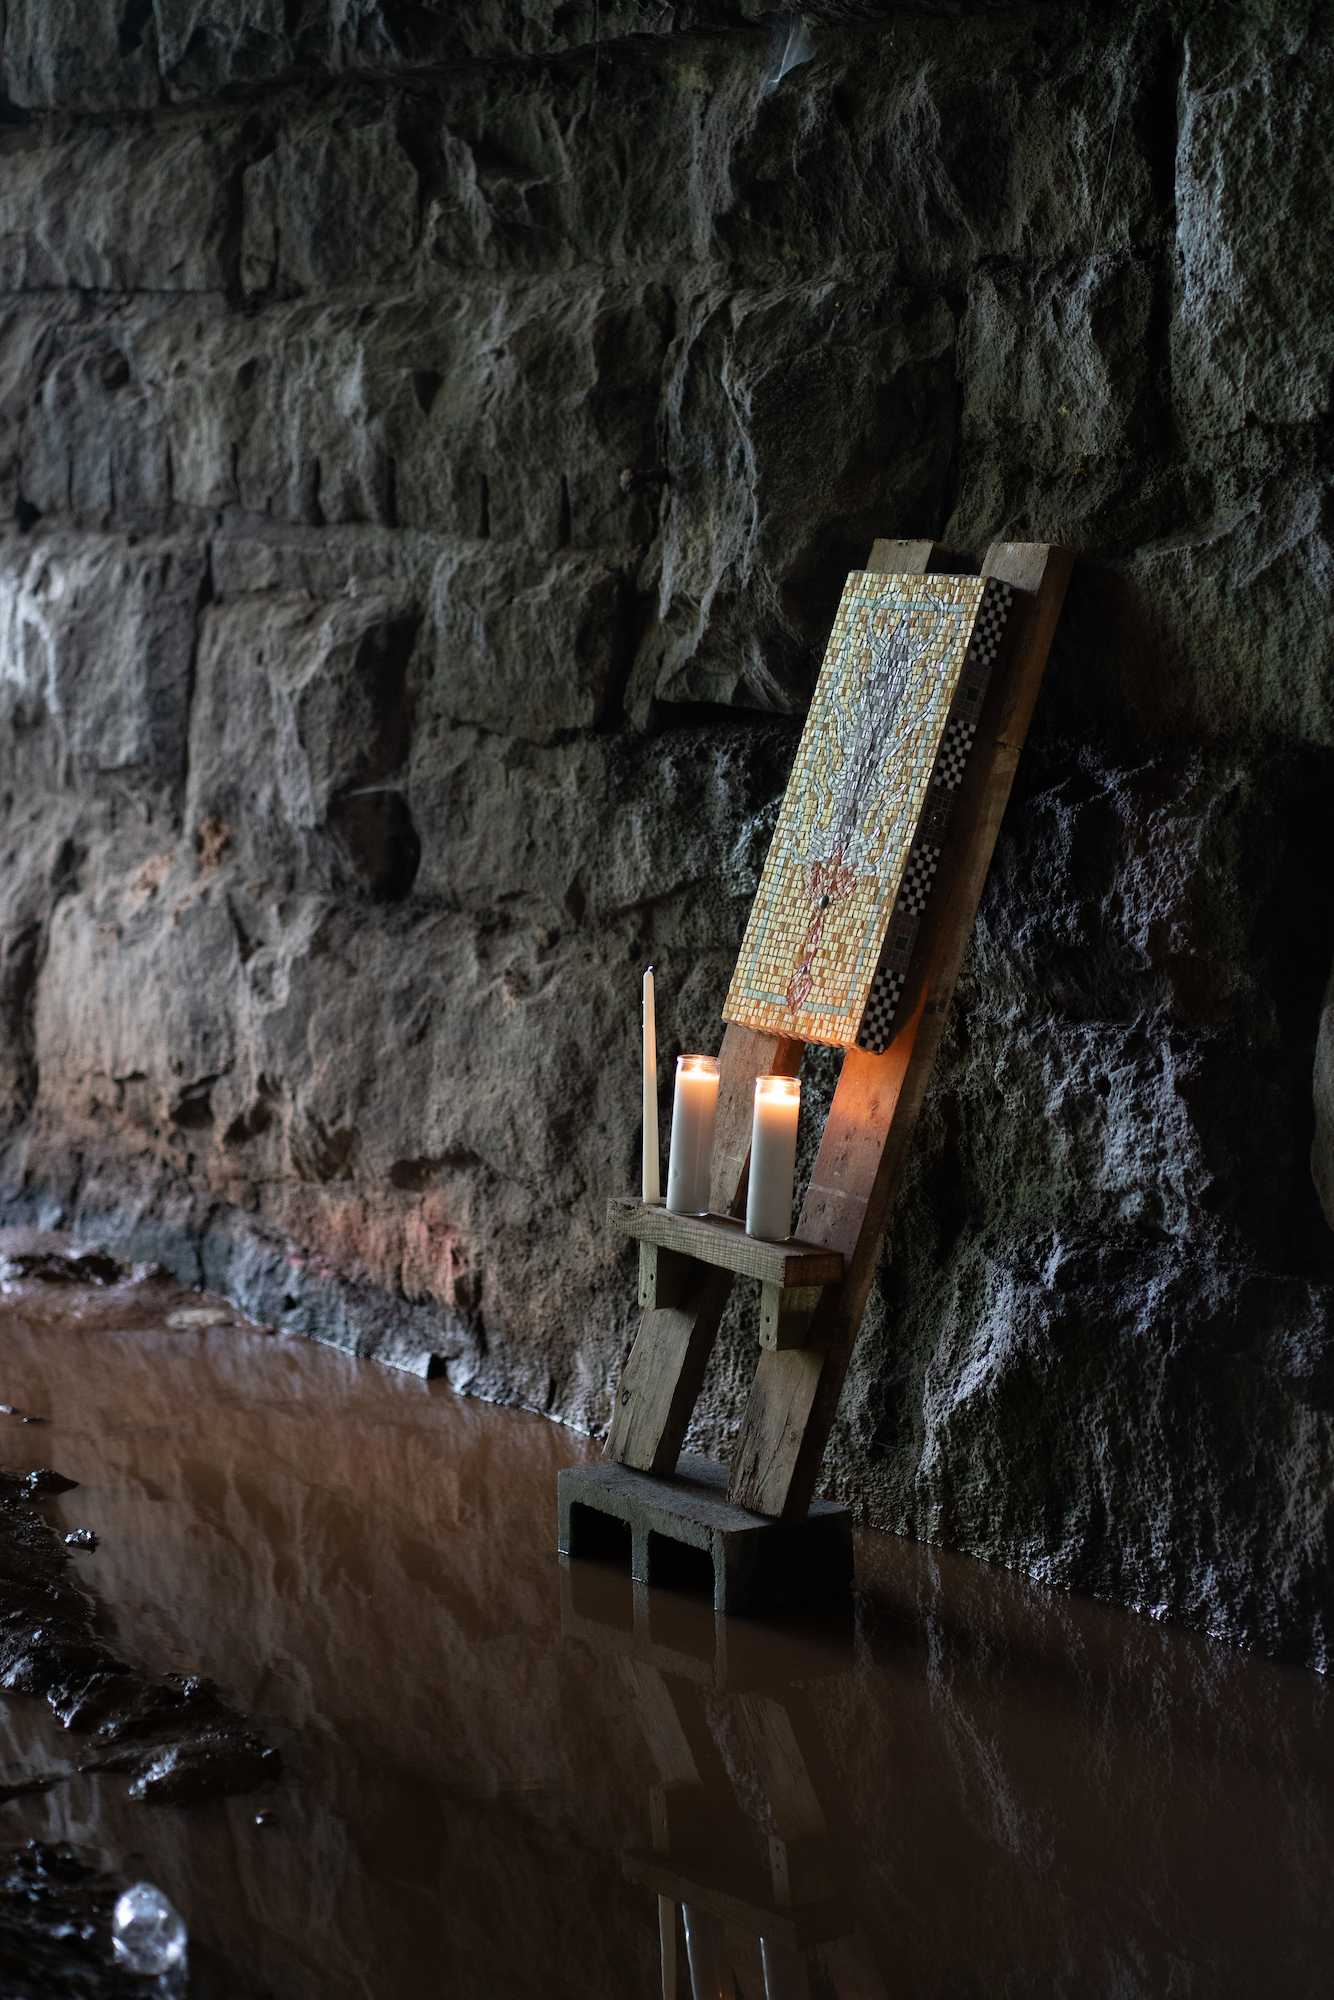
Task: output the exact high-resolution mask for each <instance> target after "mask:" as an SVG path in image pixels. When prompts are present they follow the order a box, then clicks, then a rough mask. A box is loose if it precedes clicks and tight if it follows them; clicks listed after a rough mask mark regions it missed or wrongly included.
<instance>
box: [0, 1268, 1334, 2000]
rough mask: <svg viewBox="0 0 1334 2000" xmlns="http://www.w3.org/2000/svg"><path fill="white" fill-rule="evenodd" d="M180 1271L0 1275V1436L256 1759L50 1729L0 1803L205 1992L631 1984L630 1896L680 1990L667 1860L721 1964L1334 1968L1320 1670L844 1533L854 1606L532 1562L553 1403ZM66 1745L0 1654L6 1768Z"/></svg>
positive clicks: (2, 1836)
mask: <svg viewBox="0 0 1334 2000" xmlns="http://www.w3.org/2000/svg"><path fill="white" fill-rule="evenodd" d="M199 1303H200V1302H199V1301H198V1299H197V1298H190V1297H188V1296H185V1297H183V1295H180V1294H177V1293H174V1292H172V1291H169V1290H167V1289H166V1288H163V1287H153V1286H140V1287H137V1288H136V1287H131V1286H124V1287H115V1286H113V1287H107V1288H104V1289H96V1288H91V1287H88V1288H84V1287H56V1286H50V1285H48V1286H42V1285H41V1284H39V1283H26V1284H23V1285H21V1286H19V1287H17V1288H16V1289H12V1290H11V1291H10V1293H9V1295H8V1296H7V1297H5V1298H3V1299H0V1401H2V1402H4V1403H7V1404H12V1405H15V1406H17V1408H18V1409H20V1410H22V1411H25V1412H28V1413H30V1414H34V1415H37V1416H41V1417H44V1418H45V1419H47V1421H46V1422H44V1423H39V1424H24V1423H22V1422H21V1421H20V1419H19V1418H18V1417H7V1416H0V1465H4V1466H6V1467H9V1468H12V1469H17V1470H27V1469H29V1468H33V1467H37V1466H39V1465H51V1466H54V1467H56V1468H57V1469H58V1470H59V1471H61V1472H63V1473H65V1474H67V1475H68V1476H69V1477H71V1478H73V1479H76V1480H77V1481H78V1482H79V1484H78V1487H77V1488H76V1489H75V1490H74V1491H72V1492H69V1493H66V1494H64V1495H62V1496H60V1497H59V1498H58V1499H54V1500H51V1501H49V1502H48V1503H46V1511H47V1513H48V1515H49V1517H50V1518H52V1519H54V1520H58V1521H59V1522H60V1523H61V1525H62V1526H63V1527H64V1528H67V1529H74V1528H89V1529H91V1530H93V1531H94V1533H95V1534H96V1536H97V1537H98V1546H97V1548H96V1550H95V1552H92V1553H87V1554H80V1555H79V1557H78V1558H77V1560H78V1563H79V1565H80V1575H81V1576H82V1577H83V1578H84V1579H85V1580H86V1582H87V1584H88V1586H89V1587H90V1588H91V1589H93V1590H94V1591H95V1592H96V1593H97V1595H98V1598H99V1600H100V1603H101V1605H102V1607H103V1612H102V1615H103V1624H104V1628H105V1630H106V1633H107V1634H108V1636H109V1637H110V1638H111V1639H112V1641H113V1643H114V1644H115V1645H116V1647H117V1648H118V1649H119V1650H120V1651H121V1652H122V1654H124V1655H125V1656H126V1657H128V1658H130V1659H131V1660H132V1661H133V1662H134V1663H135V1664H136V1665H138V1666H142V1667H143V1668H144V1669H145V1670H148V1671H150V1672H153V1673H161V1672H164V1671H167V1670H175V1671H178V1672H189V1673H193V1672H203V1673H207V1674H209V1675H211V1676H213V1678H214V1679H215V1680H216V1681H217V1682H218V1683H219V1684H220V1686H221V1689H222V1691H223V1693H224V1695H225V1696H226V1698H227V1699H228V1700H229V1701H231V1702H232V1703H234V1704H235V1705H236V1706H237V1707H238V1708H240V1709H241V1710H242V1711H244V1712H245V1713H246V1714H248V1715H249V1716H250V1717H252V1718H253V1719H254V1720H255V1722H256V1723H257V1724H258V1725H259V1726H260V1727H262V1728H263V1729H264V1731H265V1733H266V1734H267V1735H268V1737H269V1738H270V1739H271V1740H272V1741H275V1742H277V1743H279V1744H280V1745H281V1748H282V1752H283V1757H284V1765H285V1769H284V1775H283V1778H282V1780H281V1782H280V1783H279V1784H278V1785H276V1786H271V1787H269V1788H267V1789H266V1790H265V1791H263V1792H257V1793H253V1794H251V1795H249V1796H247V1797H242V1798H232V1799H228V1800H224V1801H218V1802H215V1803H209V1804H205V1805H201V1806H195V1807H191V1808H189V1809H174V1808H148V1807H144V1806H141V1805H136V1804H134V1803H133V1802H132V1801H131V1800H130V1799H129V1798H128V1796H127V1785H126V1781H125V1779H124V1778H123V1777H117V1776H114V1775H107V1774H104V1775H101V1776H79V1775H78V1774H77V1773H75V1774H73V1775H71V1776H69V1777H67V1778H64V1779H62V1781H61V1782H59V1783H58V1784H56V1785H55V1786H54V1787H53V1788H52V1789H51V1790H50V1791H48V1792H46V1793H43V1794H40V1795H33V1796H27V1797H21V1798H16V1799H14V1800H12V1801H11V1802H10V1803H8V1804H5V1805H3V1806H0V1840H3V1842H4V1844H5V1845H11V1844H13V1843H14V1842H16V1841H18V1840H20V1839H23V1838H26V1837H27V1836H29V1835H36V1836H38V1837H40V1838H43V1839H48V1840H54V1839H68V1840H72V1841H74V1842H76V1843H78V1844H79V1845H80V1846H81V1847H83V1848H85V1849H87V1850H89V1851H90V1852H91V1853H92V1854H93V1855H94V1856H95V1857H100V1858H102V1859H103V1860H105V1861H106V1862H107V1863H109V1864H111V1865H112V1866H114V1867H116V1868H118V1869H120V1870H122V1871H124V1872H126V1873H128V1874H130V1875H140V1874H143V1875H148V1876H149V1877H151V1879H153V1880H155V1881H157V1882H158V1883H160V1884H161V1885H162V1886H163V1887H164V1888H165V1889H166V1890H167V1892H168V1893H169V1894H170V1895H171V1897H172V1898H173V1900H174V1901H175V1902H176V1903H177V1905H178V1906H179V1907H180V1909H181V1910H182V1911H183V1912H184V1914H185V1916H186V1918H187V1921H188V1922H189V1925H190V1929H191V1933H192V1938H193V1940H194V1960H193V1966H194V1974H195V1980H194V1990H195V1991H196V1992H198V1993H201V1994H204V1995H206V1996H209V2000H212V1996H213V1995H218V1996H222V1995H231V1996H240V1995H259V1994H265V1993H267V1994H270V1995H272V1996H274V2000H306V1996H309V2000H317V1996H318V2000H332V1997H333V1996H343V1995H347V1996H354V1995H356V1996H372V2000H380V1996H385V2000H389V1996H393V2000H415V1996H418V1995H421V1996H427V1995H430V1996H437V1995H448V1996H451V2000H452V1996H460V2000H464V1996H477V2000H501V1996H505V2000H509V1996H526V1995H530V1994H531V1995H534V1996H537V1995H541V1996H543V2000H550V1997H551V1996H566V1995H568V1996H570V2000H575V1996H578V2000H594V1997H595V1996H597V1997H598V2000H600V1996H604V1995H605V1996H607V2000H612V1996H615V2000H624V1996H637V1995H643V1996H649V1995H651V1994H654V1993H656V1992H658V1991H660V1985H659V1981H660V1978H661V1959H660V1950H661V1942H660V1933H659V1917H660V1911H661V1913H662V1915H663V1916H664V1917H665V1919H666V1932H667V1951H668V1956H669V1961H670V1958H671V1956H672V1954H673V1953H674V1954H675V1957H676V1960H677V1964H676V1974H675V1977H676V1986H675V1991H676V1993H677V1994H678V1995H679V1996H680V2000H685V1996H687V1995H688V1994H689V1992H690V1969H689V1961H688V1957H687V1946H686V1936H685V1930H684V1926H683V1920H682V1916H681V1907H680V1906H681V1905H682V1904H683V1903H685V1904H688V1906H689V1908H690V1911H691V1917H692V1939H691V1942H692V1944H693V1947H694V1954H695V1969H696V1975H697V1978H698V1980H699V1983H700V1991H701V1992H707V1993H708V1995H709V2000H714V1996H716V1995H719V1994H734V1995H740V1996H741V1997H742V2000H765V1979H766V1976H767V1978H768V1982H769V1986H768V1991H769V1996H770V2000H788V1996H797V2000H800V1996H803V1995H806V1994H809V1995H811V1996H813V2000H822V1996H829V1995H834V1994H837V1995H839V1996H840V2000H881V1996H886V1995H894V1996H899V1995H929V1996H934V1995H941V1996H944V1995H950V1996H960V1995H972V1994H979V1995H981V1994H987V1995H993V1994H1007V1995H1027V1994H1063V1995H1070V1996H1082V1995H1086V1994H1098V1995H1102V1994H1105V1995H1108V1996H1113V1995H1115V1996H1117V2000H1129V1997H1130V1996H1135V1995H1150V1994H1154V1995H1156V1994H1164V1995H1166V1994H1172V1995H1177V1994H1181V1995H1185V1994H1189V1995H1191V1996H1193V1997H1194V2000H1198V1996H1202V1995H1214V1994H1220V1995H1222V1994H1227V1995H1232V1994H1235V1995H1246V1996H1253V1995H1257V1994H1261V1993H1282V1994H1285V1995H1304V1994H1312V1995H1315V1994H1329V1993H1330V1992H1331V1991H1332V1990H1334V1923H1332V1921H1331V1907H1332V1905H1334V1743H1332V1741H1331V1734H1330V1725H1331V1721H1334V1716H1331V1713H1330V1706H1329V1702H1328V1699H1327V1695H1326V1690H1325V1687H1324V1685H1323V1684H1322V1683H1321V1682H1320V1681H1318V1680H1316V1679H1314V1678H1312V1677H1310V1676H1307V1675H1304V1674H1302V1673H1299V1672H1296V1671H1293V1670H1288V1669H1285V1668H1282V1667H1278V1666H1275V1665H1272V1664H1270V1663H1267V1662H1264V1661H1260V1660H1255V1659H1250V1658H1246V1657H1243V1656H1239V1655H1237V1654H1235V1653H1231V1652H1227V1651H1224V1650H1222V1649H1219V1648H1215V1647H1211V1646H1210V1645H1208V1644H1207V1643H1205V1642H1203V1641H1201V1640H1199V1639H1197V1638H1195V1637H1193V1636H1187V1635H1183V1634H1181V1633H1177V1632H1173V1631H1170V1630H1167V1629H1164V1628H1163V1627H1161V1626H1156V1625H1154V1624H1153V1623H1151V1622H1150V1621H1147V1620H1144V1619H1138V1618H1135V1617H1132V1616H1130V1615H1128V1614H1122V1613H1120V1612H1117V1611H1115V1610H1111V1609H1108V1608H1106V1607H1103V1606H1099V1605H1095V1604H1090V1603H1083V1602H1078V1601H1074V1600H1071V1599H1068V1598H1063V1597H1058V1596H1048V1595H1044V1594H1043V1593H1041V1592H1039V1591H1036V1590H1033V1589H1031V1588H1028V1587H1026V1586H1025V1585H1024V1584H1023V1583H1021V1582H1020V1581H1018V1580H1016V1579H1015V1578H1013V1577H1010V1576H1008V1575H1005V1574H1003V1573H996V1572H991V1571H987V1570H984V1569H981V1568H980V1567H978V1566H977V1565H975V1564H970V1563H967V1562H964V1561H960V1560H949V1559H945V1558H942V1557H940V1556H936V1555H933V1554H932V1553H931V1552H929V1551H927V1550H925V1549H922V1548H920V1547H916V1546H913V1545H910V1544H903V1543H898V1542H894V1541H892V1540H889V1539H887V1538H884V1537H876V1536H870V1535H865V1536H862V1537H860V1538H859V1542H858V1551H857V1563H858V1590H857V1595H856V1599H855V1603H854V1605H853V1607H852V1610H851V1613H850V1615H849V1616H848V1617H847V1618H846V1619H840V1618H839V1617H837V1616H834V1617H825V1618H823V1619H820V1620H815V1621H811V1622H810V1623H808V1624H804V1625H803V1624H801V1623H797V1624H794V1625H790V1626H787V1627H781V1628H780V1627H764V1626H760V1627H756V1626H753V1625H748V1626H744V1627H743V1626H741V1625H739V1624H738V1623H737V1621H733V1622H732V1623H731V1624H730V1625H728V1626H724V1627H716V1626H715V1621H714V1619H713V1616H712V1613H711V1612H710V1611H708V1610H707V1609H706V1608H705V1607H704V1606H702V1605H701V1604H699V1603H697V1602H695V1601H693V1600H690V1599H688V1598H679V1599H674V1598H670V1597H667V1596H665V1595H663V1594H661V1593H654V1594H653V1596H652V1599H651V1600H650V1597H649V1595H648V1594H647V1593H644V1592H640V1593H639V1594H638V1598H636V1594H635V1592H634V1591H633V1590H632V1588H631V1586H630V1584H629V1582H628V1579H626V1578H624V1577H622V1576H621V1575H620V1574H619V1572H617V1571H615V1570H614V1569H610V1568H605V1569H604V1568H602V1567H600V1566H596V1565H591V1564H574V1565H570V1566H569V1567H567V1568H565V1569H562V1567H561V1565H560V1563H559V1562H558V1560H557V1557H556V1555H555V1553H554V1544H555V1483H556V1471H557V1468H558V1467H559V1466H561V1465H562V1464H568V1463H572V1462H575V1461H577V1460H580V1459H582V1458H585V1457H588V1456H590V1455H591V1454H592V1452H593V1450H594V1448H593V1447H591V1446H589V1445H587V1444H586V1443H585V1442H584V1441H582V1440H580V1439H578V1438H575V1437H572V1436H571V1435H570V1434H569V1433H567V1432H564V1431H562V1430H560V1429H558V1428H557V1427H555V1426H553V1425H551V1424H549V1423H547V1422H545V1421H544V1420H542V1419H540V1418H535V1417H527V1416H523V1415H519V1414H515V1413H512V1412H507V1411H501V1410H496V1409H493V1408H490V1407H488V1406H486V1405H483V1404H479V1403H472V1402H469V1401H466V1400H461V1399H459V1398H457V1397H456V1396H454V1395H453V1394H452V1393H451V1392H450V1391H449V1390H448V1389H447V1388H446V1387H444V1386H443V1385H440V1384H435V1383H426V1382H422V1381H419V1380H417V1379H415V1378H413V1377H411V1376H407V1375H401V1374H397V1373H395V1372H393V1371H391V1370H388V1369H384V1368H380V1367H377V1366H375V1365H374V1364H369V1363H358V1362H356V1361H353V1360H350V1359H347V1358H345V1357H344V1356H342V1355H340V1354H338V1353H335V1352H333V1351H332V1350H329V1349H326V1348H321V1347H317V1346H314V1345H311V1344H307V1343H305V1342H303V1341H300V1340H289V1339H281V1338H276V1337H272V1336H265V1335H262V1334H258V1333H253V1332H248V1331H246V1330H244V1329H242V1328H238V1327H216V1328H206V1327H202V1326H199V1325H194V1326H185V1327H176V1328H171V1327H169V1326H168V1325H167V1323H166V1322H167V1316H168V1314H169V1312H171V1311H172V1310H177V1311H179V1309H180V1308H181V1306H182V1304H185V1305H192V1306H195V1307H198V1305H199ZM224 1316H225V1315H224ZM80 1747H81V1746H80V1744H79V1742H78V1741H77V1740H76V1739H74V1738H73V1737H71V1736H70V1735H69V1734H67V1733H66V1732H65V1731H64V1730H62V1729H61V1728H60V1726H59V1725H58V1723H56V1722H55V1721H54V1719H53V1718H52V1717H51V1716H50V1712H49V1711H48V1710H47V1709H46V1708H45V1706H44V1705H43V1704H42V1703H40V1702H37V1701H35V1700H30V1699H25V1698H22V1697H9V1698H7V1699H6V1702H5V1705H4V1707H3V1711H2V1712H0V1783H3V1784H12V1783H14V1782H16V1781H18V1780H20V1779H21V1778H23V1777H25V1776H29V1775H31V1774H33V1773H35V1772H39V1771H44V1770H45V1771H50V1772H63V1771H69V1770H71V1768H72V1766H73V1764H74V1761H75V1759H76V1757H77V1755H78V1753H79V1750H80ZM260 1814H263V1815H265V1816H266V1818H267V1821H268V1823H266V1824H262V1825H259V1824H256V1819H257V1815H260ZM655 1840H656V1844H655ZM659 1896H662V1897H664V1899H665V1900H664V1901H663V1903H662V1904H661V1905H660V1903H659V1900H658V1898H659ZM783 1896H785V1897H786V1902H784V1901H782V1900H780V1898H781V1897H783ZM762 1934H763V1935H764V1936H765V1937H766V1940H767V1942H766V1943H765V1944H764V1945H762V1944H761V1935H762ZM710 1982H711V1983H710Z"/></svg>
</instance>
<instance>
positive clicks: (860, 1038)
mask: <svg viewBox="0 0 1334 2000" xmlns="http://www.w3.org/2000/svg"><path fill="white" fill-rule="evenodd" d="M1013 602H1014V591H1013V590H1012V589H1011V587H1010V585H1009V584H1008V583H1002V582H1001V581H1000V580H999V578H997V577H989V578H988V580H987V587H986V590H985V592H984V594H983V598H982V602H981V604H980V605H979V607H978V613H977V622H976V624H975V626H974V628H973V636H972V639H971V640H970V642H969V646H968V652H967V656H966V658H965V661H964V670H963V673H962V675H961V676H960V680H959V688H958V692H957V694H956V695H955V698H954V701H953V703H952V705H951V707H950V713H949V719H948V721H947V723H946V726H945V734H944V736H943V738H942V739H941V745H940V754H939V756H938V757H937V759H936V767H935V770H934V772H933V774H932V778H931V789H930V791H929V792H928V794H927V798H926V803H925V805H924V806H923V808H922V816H921V819H920V820H919V822H918V827H917V836H916V839H915V841H914V844H913V847H912V850H911V852H910V854H909V856H908V866H907V869H906V871H905V874H904V878H903V886H902V888H901V890H900V891H899V897H898V901H897V902H896V903H895V905H894V914H893V916H892V917H891V919H890V924H889V929H888V931H887V932H886V934H885V942H884V945H883V947H882V949H881V953H880V961H879V963H878V965H877V966H876V971H875V977H874V978H873V979H872V981H871V990H870V992H869V993H868V995H867V997H866V1009H865V1012H864V1013H863V1015H862V1021H861V1026H860V1028H859V1029H858V1031H857V1047H858V1048H859V1049H865V1050H867V1051H868V1053H869V1054H871V1055H876V1056H878V1055H883V1054H884V1052H885V1050H886V1049H887V1048H888V1047H889V1041H890V1031H891V1029H892V1028H893V1025H894V1016H895V1014H896V1013H897V1011H898V1004H899V1001H900V1000H901V999H902V997H903V989H904V986H905V985H906V983H907V978H908V968H909V965H910V963H911V961H912V953H913V946H914V945H915V944H916V942H917V933H918V931H919V929H920V928H921V922H922V912H923V911H924V910H925V908H926V903H927V898H928V896H929V895H930V893H931V884H932V882H933V881H934V880H935V875H936V870H937V868H938V867H939V865H940V841H941V839H942V838H943V836H944V832H945V828H946V827H947V826H948V824H949V817H950V808H951V807H952V805H953V803H954V794H955V793H956V792H957V791H958V789H959V785H960V784H961V782H962V780H963V774H964V769H965V766H966V765H967V762H968V754H969V752H970V751H971V749H972V747H973V743H974V740H975V738H976V736H977V717H978V715H979V714H980V713H981V710H982V703H983V701H984V700H985V698H986V692H987V688H988V686H989V684H990V681H991V670H992V667H993V666H994V665H995V662H996V656H997V654H998V653H999V651H1000V644H1001V639H1002V637H1003V636H1004V632H1005V621H1006V619H1007V618H1008V617H1009V614H1010V606H1011V605H1012V604H1013Z"/></svg>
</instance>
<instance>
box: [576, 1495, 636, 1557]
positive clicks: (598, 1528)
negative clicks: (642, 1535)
mask: <svg viewBox="0 0 1334 2000" xmlns="http://www.w3.org/2000/svg"><path fill="white" fill-rule="evenodd" d="M570 1554H571V1555H572V1556H582V1557H583V1559H584V1561H585V1562H605V1563H617V1564H620V1565H623V1566H624V1568H626V1569H627V1570H628V1569H629V1567H630V1523H629V1522H628V1521H622V1520H618V1518H617V1517H616V1515H615V1514H604V1513H602V1512H601V1511H600V1509H598V1508H597V1507H580V1506H577V1505H576V1506H573V1507H571V1509H570Z"/></svg>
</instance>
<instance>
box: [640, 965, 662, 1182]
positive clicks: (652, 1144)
mask: <svg viewBox="0 0 1334 2000" xmlns="http://www.w3.org/2000/svg"><path fill="white" fill-rule="evenodd" d="M644 1199H645V1201H661V1200H662V1189H661V1187H660V1186H659V1184H658V1024H657V1017H656V1015H655V1014H654V1011H653V967H652V966H650V967H649V969H648V971H647V972H646V973H645V974H644Z"/></svg>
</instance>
